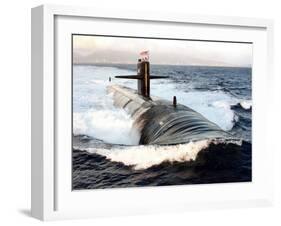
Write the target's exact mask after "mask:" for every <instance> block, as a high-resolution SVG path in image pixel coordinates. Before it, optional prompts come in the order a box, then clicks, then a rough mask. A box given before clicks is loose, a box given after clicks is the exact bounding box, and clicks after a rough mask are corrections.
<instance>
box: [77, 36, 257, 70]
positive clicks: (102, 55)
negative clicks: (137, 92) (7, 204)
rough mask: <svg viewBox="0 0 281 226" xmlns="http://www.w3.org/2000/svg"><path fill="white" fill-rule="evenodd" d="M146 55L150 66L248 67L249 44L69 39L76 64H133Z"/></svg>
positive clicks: (87, 37)
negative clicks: (151, 64)
mask: <svg viewBox="0 0 281 226" xmlns="http://www.w3.org/2000/svg"><path fill="white" fill-rule="evenodd" d="M143 50H149V51H150V61H151V63H154V64H177V65H178V64H183V65H209V66H251V64H252V44H245V43H225V42H207V41H186V40H184V41H183V40H162V39H161V40H160V39H143V38H123V37H104V36H82V35H81V36H80V35H75V36H73V61H74V63H80V64H83V63H84V64H94V63H136V61H137V58H138V54H139V52H141V51H143Z"/></svg>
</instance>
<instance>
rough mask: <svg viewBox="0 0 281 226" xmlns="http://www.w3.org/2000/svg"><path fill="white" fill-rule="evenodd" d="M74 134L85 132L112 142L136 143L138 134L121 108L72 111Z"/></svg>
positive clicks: (138, 137)
mask: <svg viewBox="0 0 281 226" xmlns="http://www.w3.org/2000/svg"><path fill="white" fill-rule="evenodd" d="M73 124H74V127H73V133H74V135H80V134H85V135H89V136H91V137H95V138H96V139H100V140H103V141H105V142H107V143H112V144H125V145H137V144H138V143H139V139H140V135H139V133H138V131H137V130H134V129H133V128H132V125H133V120H132V119H131V117H130V116H129V115H128V114H126V112H125V111H123V110H121V109H115V110H112V109H102V110H95V111H94V110H90V111H87V112H82V113H81V112H80V113H73Z"/></svg>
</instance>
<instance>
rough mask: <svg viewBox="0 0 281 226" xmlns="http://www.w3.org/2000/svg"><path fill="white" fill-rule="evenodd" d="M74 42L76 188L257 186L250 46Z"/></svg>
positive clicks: (146, 40) (107, 39) (101, 38)
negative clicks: (201, 185) (254, 184)
mask: <svg viewBox="0 0 281 226" xmlns="http://www.w3.org/2000/svg"><path fill="white" fill-rule="evenodd" d="M71 44H72V55H71V56H69V57H71V59H72V150H71V151H72V159H71V161H72V189H73V190H86V189H109V188H129V187H147V186H150V187H151V186H169V185H192V184H193V185H194V184H196V185H198V184H211V183H242V182H251V181H252V61H253V43H252V42H234V41H233V42H231V41H224V40H195V39H188V37H186V39H181V38H165V37H163V38H162V37H161V38H159V37H131V36H110V35H97V34H72V41H71Z"/></svg>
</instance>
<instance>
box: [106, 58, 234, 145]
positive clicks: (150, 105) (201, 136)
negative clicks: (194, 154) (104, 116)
mask: <svg viewBox="0 0 281 226" xmlns="http://www.w3.org/2000/svg"><path fill="white" fill-rule="evenodd" d="M115 78H119V79H135V80H137V89H136V90H135V89H131V88H129V87H126V86H121V85H117V84H113V85H109V86H107V92H108V93H111V94H112V95H113V103H114V105H115V106H116V107H118V108H123V109H124V110H125V111H126V112H127V113H128V114H130V116H131V117H132V119H133V127H134V129H136V130H137V131H138V132H139V134H140V140H139V144H140V145H147V144H155V145H175V144H184V143H189V142H195V141H200V140H206V139H208V140H220V141H229V140H232V141H233V140H237V139H236V138H235V137H233V136H232V135H231V134H230V133H229V132H227V131H224V130H223V129H221V128H220V127H219V126H218V125H217V124H215V123H213V122H211V121H209V120H208V119H207V118H205V117H204V116H203V115H201V114H200V113H198V112H196V111H195V110H193V109H191V108H189V107H188V106H185V105H182V104H180V103H177V98H176V96H173V97H171V100H166V99H161V98H159V97H156V96H151V95H150V79H165V78H168V77H167V76H155V75H151V74H150V63H149V60H148V59H147V58H142V59H138V63H137V74H136V75H117V76H115ZM110 81H111V79H110ZM163 92H165V91H164V90H163Z"/></svg>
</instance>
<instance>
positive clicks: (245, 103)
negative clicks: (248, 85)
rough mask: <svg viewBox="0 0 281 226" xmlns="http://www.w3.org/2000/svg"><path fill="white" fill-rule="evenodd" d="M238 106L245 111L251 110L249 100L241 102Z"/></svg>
mask: <svg viewBox="0 0 281 226" xmlns="http://www.w3.org/2000/svg"><path fill="white" fill-rule="evenodd" d="M239 104H240V106H241V107H242V108H244V109H245V110H250V109H251V108H252V101H251V100H243V101H241V102H240V103H239Z"/></svg>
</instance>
